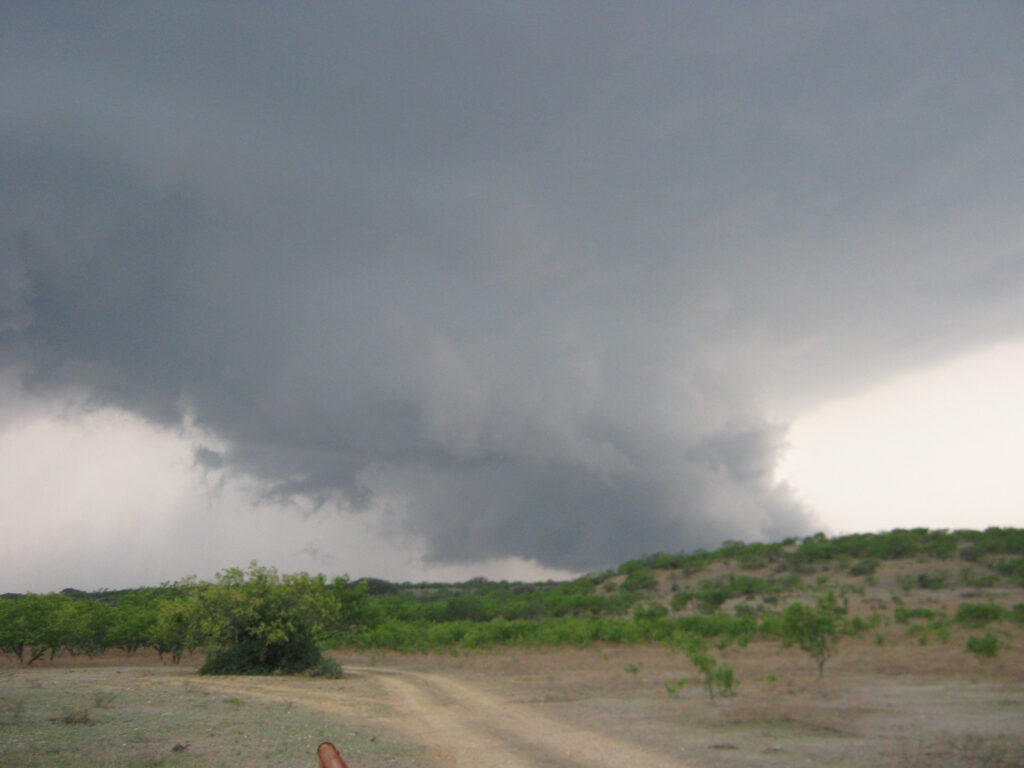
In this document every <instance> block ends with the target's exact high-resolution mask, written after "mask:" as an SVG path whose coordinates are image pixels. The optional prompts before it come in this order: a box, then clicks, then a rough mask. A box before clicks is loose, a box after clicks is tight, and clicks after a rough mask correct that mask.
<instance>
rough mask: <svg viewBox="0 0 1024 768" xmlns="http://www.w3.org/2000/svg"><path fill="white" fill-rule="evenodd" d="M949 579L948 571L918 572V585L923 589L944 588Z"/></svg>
mask: <svg viewBox="0 0 1024 768" xmlns="http://www.w3.org/2000/svg"><path fill="white" fill-rule="evenodd" d="M947 581H949V572H948V571H933V572H932V573H919V574H917V586H919V587H920V588H921V589H942V588H943V587H944V586H945V585H946V582H947Z"/></svg>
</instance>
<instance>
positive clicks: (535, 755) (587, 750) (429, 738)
mask: <svg viewBox="0 0 1024 768" xmlns="http://www.w3.org/2000/svg"><path fill="white" fill-rule="evenodd" d="M348 669H349V671H351V672H355V673H357V674H364V675H370V676H374V677H375V678H376V679H377V680H379V681H380V682H381V683H382V684H383V685H384V687H385V688H386V689H387V690H388V691H389V692H391V693H392V694H393V696H394V698H395V699H396V700H397V701H398V703H399V704H398V705H399V707H400V708H402V709H404V710H405V711H406V713H407V714H406V716H405V717H404V718H403V721H404V723H399V724H398V725H399V727H404V730H406V731H408V732H411V733H413V734H414V735H415V736H416V737H417V738H419V739H420V740H421V741H424V742H425V743H429V744H430V745H431V746H435V747H437V748H439V749H440V751H441V752H442V754H444V755H445V756H446V757H448V758H450V760H449V762H450V764H454V765H457V766H464V767H465V768H470V767H471V766H472V767H474V768H492V767H493V768H498V767H499V766H501V767H505V766H507V767H508V768H541V767H542V766H551V767H552V768H568V767H570V766H579V767H581V768H582V767H584V766H586V767H588V768H601V767H603V766H608V768H685V766H686V764H685V763H684V762H683V761H681V760H680V759H679V758H677V757H670V756H669V755H666V754H663V753H660V752H656V751H653V750H651V749H648V748H645V747H643V746H641V745H637V744H633V743H629V742H626V741H623V740H621V739H616V738H612V737H610V736H607V735H605V734H602V733H598V732H596V731H590V730H585V729H580V728H578V727H575V726H571V725H568V724H565V723H562V722H559V721H557V720H555V719H553V718H551V717H549V716H548V715H546V714H543V713H540V712H538V711H537V708H536V707H535V706H531V705H527V704H518V703H513V702H510V701H507V700H505V699H503V698H501V697H500V696H496V695H494V694H491V693H487V692H485V691H483V690H481V689H479V688H477V687H475V686H472V685H469V684H467V683H464V682H460V681H456V680H453V679H451V678H449V677H445V676H443V675H438V674H431V673H425V672H409V671H404V670H394V669H384V668H379V667H355V668H353V667H348Z"/></svg>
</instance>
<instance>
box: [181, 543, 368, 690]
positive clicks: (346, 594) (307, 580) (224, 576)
mask: <svg viewBox="0 0 1024 768" xmlns="http://www.w3.org/2000/svg"><path fill="white" fill-rule="evenodd" d="M187 586H188V587H189V591H190V594H189V596H188V597H187V598H186V599H185V600H184V602H183V605H182V608H183V611H182V617H183V619H184V624H185V636H186V637H187V638H188V641H189V642H193V643H196V644H204V645H209V646H211V649H212V650H211V652H210V654H209V655H208V656H207V660H206V663H205V664H204V665H203V666H202V667H201V668H200V670H199V671H200V673H201V674H269V673H272V672H285V673H292V674H293V673H296V672H304V671H306V670H310V669H316V668H318V667H320V666H321V665H322V663H323V656H322V654H321V653H320V648H319V646H318V641H321V640H324V639H326V638H327V637H328V636H331V635H333V634H336V633H338V632H341V631H344V630H346V629H348V628H350V627H351V626H352V625H354V624H358V623H360V622H364V621H366V620H367V619H368V616H367V613H366V611H365V604H364V600H365V587H362V588H359V589H353V588H350V587H349V585H348V581H347V580H346V579H342V578H338V579H335V580H334V581H332V582H330V583H328V582H327V581H326V580H325V579H324V577H323V576H316V577H313V576H309V575H307V574H304V573H303V574H294V575H285V576H280V575H278V573H277V571H276V570H275V569H273V568H261V567H260V566H258V565H257V564H256V563H255V562H254V563H251V564H250V566H249V569H248V570H247V571H242V570H241V569H239V568H231V569H228V570H226V571H223V572H222V573H220V574H218V576H217V581H216V583H214V584H192V583H191V582H189V583H188V584H187Z"/></svg>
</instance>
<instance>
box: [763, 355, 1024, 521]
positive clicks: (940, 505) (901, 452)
mask: <svg viewBox="0 0 1024 768" xmlns="http://www.w3.org/2000/svg"><path fill="white" fill-rule="evenodd" d="M786 440H787V443H788V450H787V452H786V453H784V454H783V456H782V458H781V461H780V464H779V467H778V469H777V477H778V479H779V480H780V481H783V482H787V483H789V484H790V485H792V486H793V488H794V489H795V490H796V492H797V494H798V496H799V497H800V498H801V500H802V501H804V502H805V503H806V504H807V505H808V506H809V507H811V508H812V509H814V510H816V511H817V512H818V514H819V515H820V516H821V518H822V520H823V522H824V523H826V525H827V526H828V528H829V529H830V530H831V532H832V533H855V532H861V531H884V530H890V529H892V528H895V527H900V528H949V529H951V530H955V529H957V528H971V529H983V528H987V527H989V526H998V527H1018V528H1019V527H1021V526H1024V472H1022V471H1021V464H1020V460H1021V448H1022V446H1024V343H1016V344H1000V345H997V346H994V347H990V348H987V349H983V350H981V351H979V352H974V353H971V354H968V355H965V356H961V357H957V358H956V359H954V360H951V361H948V362H945V363H942V364H939V365H935V366H930V367H928V368H926V369H923V370H919V371H913V372H910V373H906V374H904V375H901V376H899V377H896V378H894V379H892V380H889V381H886V382H884V383H882V384H880V385H878V386H875V387H872V388H871V389H870V390H868V391H866V392H863V393H860V394H858V395H855V396H852V397H847V398H842V399H838V400H831V401H828V402H825V403H823V404H822V405H820V406H817V407H816V408H814V409H812V410H810V411H808V412H807V413H804V414H801V415H799V416H798V417H797V418H796V420H795V421H794V422H793V424H792V426H791V427H790V429H789V431H788V433H787V436H786Z"/></svg>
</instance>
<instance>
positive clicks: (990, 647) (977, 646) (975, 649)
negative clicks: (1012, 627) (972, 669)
mask: <svg viewBox="0 0 1024 768" xmlns="http://www.w3.org/2000/svg"><path fill="white" fill-rule="evenodd" d="M999 646H1000V643H999V638H998V637H996V636H995V635H993V634H992V633H991V632H986V633H985V634H984V635H980V636H979V635H974V636H972V637H969V638H967V650H968V651H970V652H971V653H973V654H974V655H975V656H977V657H978V658H982V657H984V658H986V659H994V658H995V657H996V655H997V654H998V653H999Z"/></svg>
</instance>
